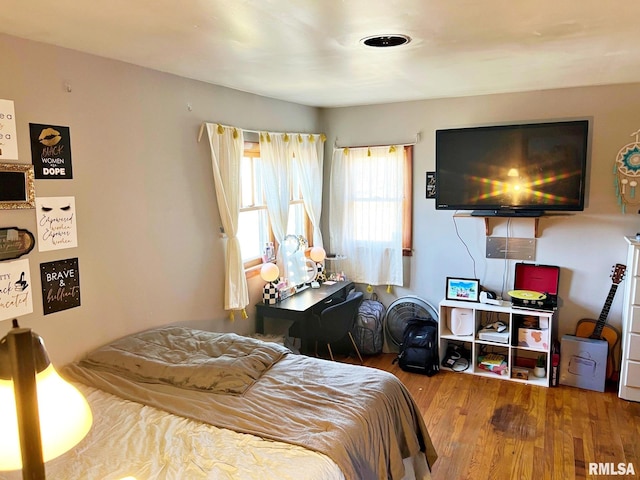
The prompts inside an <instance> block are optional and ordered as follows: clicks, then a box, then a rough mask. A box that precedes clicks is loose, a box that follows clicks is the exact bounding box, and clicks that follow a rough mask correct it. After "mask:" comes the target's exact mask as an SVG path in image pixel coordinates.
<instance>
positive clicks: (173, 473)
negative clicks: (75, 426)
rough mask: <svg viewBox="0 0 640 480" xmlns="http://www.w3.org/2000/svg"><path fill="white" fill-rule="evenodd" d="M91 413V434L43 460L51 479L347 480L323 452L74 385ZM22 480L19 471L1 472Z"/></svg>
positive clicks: (5, 479) (1, 475)
mask: <svg viewBox="0 0 640 480" xmlns="http://www.w3.org/2000/svg"><path fill="white" fill-rule="evenodd" d="M75 385H76V386H77V387H78V389H79V390H80V391H81V392H82V393H83V394H84V395H85V397H86V398H87V400H88V402H89V405H90V406H91V410H92V412H93V416H94V423H93V426H92V428H91V431H90V432H89V434H88V435H87V436H86V437H85V438H84V439H83V440H82V441H81V442H80V443H79V444H78V445H77V446H76V447H75V448H74V449H72V450H70V451H69V452H67V453H65V454H64V455H62V456H60V457H58V458H55V459H53V460H51V461H49V462H47V464H46V474H47V479H48V480H70V479H74V480H75V479H77V480H80V479H82V480H92V479H93V480H121V479H127V480H132V479H136V480H150V479H167V480H184V479H189V480H199V479H203V480H204V479H216V480H225V479H238V480H265V479H285V480H286V479H290V480H305V479H308V480H344V478H345V477H344V476H343V474H342V472H341V471H340V469H339V468H338V466H337V465H336V464H335V463H334V462H333V461H332V460H331V459H330V458H328V457H327V456H325V455H323V454H321V453H318V452H314V451H311V450H308V449H305V448H303V447H300V446H297V445H291V444H287V443H282V442H274V441H271V440H263V439H262V438H260V437H256V436H254V435H248V434H243V433H237V432H234V431H231V430H228V429H224V428H217V427H214V426H212V425H207V424H205V423H202V422H198V421H195V420H189V419H186V418H183V417H179V416H176V415H172V414H169V413H167V412H164V411H162V410H159V409H156V408H153V407H150V406H145V405H143V404H140V403H137V402H131V401H128V400H124V399H122V398H119V397H117V396H115V395H111V394H109V393H106V392H104V391H102V390H99V389H97V388H93V387H89V386H86V385H83V384H75ZM0 479H2V480H19V479H22V474H21V472H20V471H14V472H0Z"/></svg>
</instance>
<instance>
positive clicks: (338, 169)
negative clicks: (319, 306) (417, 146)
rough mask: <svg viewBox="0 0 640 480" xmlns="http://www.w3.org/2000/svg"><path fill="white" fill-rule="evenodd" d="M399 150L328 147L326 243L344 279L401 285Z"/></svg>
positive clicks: (401, 180) (401, 167) (401, 176)
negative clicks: (336, 256) (341, 257)
mask: <svg viewBox="0 0 640 480" xmlns="http://www.w3.org/2000/svg"><path fill="white" fill-rule="evenodd" d="M404 195H405V192H404V147H402V146H386V147H364V148H342V149H334V151H333V159H332V162H331V197H330V210H331V217H330V230H329V231H330V243H331V249H332V250H333V251H334V252H335V253H337V254H341V255H345V256H346V258H345V259H344V260H343V261H342V266H343V268H344V270H345V273H346V274H347V276H348V277H349V278H350V279H351V280H353V281H354V282H358V283H366V284H370V285H398V286H401V285H402V279H403V273H402V222H403V210H402V207H403V200H404Z"/></svg>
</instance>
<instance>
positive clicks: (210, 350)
mask: <svg viewBox="0 0 640 480" xmlns="http://www.w3.org/2000/svg"><path fill="white" fill-rule="evenodd" d="M287 353H289V350H288V349H287V348H285V347H283V346H280V345H278V344H275V343H267V342H261V341H259V340H255V339H251V338H246V337H241V336H240V335H236V334H235V333H213V332H204V331H199V330H188V329H185V328H179V327H169V328H165V329H163V334H162V335H158V332H157V331H146V332H142V333H138V334H135V335H131V336H128V337H124V338H121V339H120V340H116V341H115V342H113V343H110V344H109V345H105V346H104V347H101V348H99V349H97V350H95V351H93V352H92V353H90V354H89V355H88V356H87V357H86V358H84V359H83V360H81V362H80V364H81V365H83V366H86V367H87V368H93V369H97V370H104V371H108V372H112V373H116V374H118V375H121V376H124V377H127V378H130V379H132V380H137V381H140V382H150V383H166V384H168V385H175V386H176V387H181V388H193V389H199V390H208V391H211V392H215V393H228V394H236V395H240V394H242V393H244V392H245V391H246V390H247V388H249V387H250V386H251V385H253V383H254V382H255V381H256V380H258V379H259V378H260V376H261V375H262V374H263V373H264V372H265V371H266V370H268V369H269V368H271V366H272V365H273V364H274V363H276V362H277V361H278V360H280V359H281V358H282V357H283V356H284V355H286V354H287Z"/></svg>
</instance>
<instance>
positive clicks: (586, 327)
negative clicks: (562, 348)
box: [576, 318, 620, 380]
mask: <svg viewBox="0 0 640 480" xmlns="http://www.w3.org/2000/svg"><path fill="white" fill-rule="evenodd" d="M597 327H598V320H592V319H590V318H583V319H582V320H580V321H579V322H578V324H577V325H576V337H581V338H597V339H602V340H606V341H607V343H608V345H609V354H608V355H607V380H611V379H612V378H613V376H614V373H615V371H616V369H615V362H614V360H613V352H614V348H615V347H616V345H618V342H619V341H620V331H619V330H618V329H617V328H615V327H612V326H611V325H609V324H606V325H603V326H602V332H601V334H600V336H597V337H593V334H594V331H595V330H596V328H597Z"/></svg>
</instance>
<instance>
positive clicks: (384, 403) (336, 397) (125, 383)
mask: <svg viewBox="0 0 640 480" xmlns="http://www.w3.org/2000/svg"><path fill="white" fill-rule="evenodd" d="M151 332H153V335H158V336H159V337H164V338H165V340H162V342H164V341H166V339H167V338H172V340H171V341H172V342H174V341H175V342H176V343H181V342H182V340H180V339H181V338H183V339H185V338H186V339H188V338H190V337H191V336H192V335H193V330H190V329H183V328H182V327H163V328H160V329H156V330H153V331H151ZM209 333H210V332H202V333H200V332H198V335H200V334H203V335H205V336H207V335H208V334H209ZM212 335H213V336H211V337H210V338H211V341H212V342H213V341H215V338H216V334H212ZM162 342H161V341H158V343H162ZM114 351H115V350H114ZM130 353H132V352H127V354H130ZM194 354H195V352H194ZM89 358H91V355H89ZM64 372H65V374H66V375H67V376H68V377H70V378H71V379H73V380H76V381H80V382H83V383H87V384H89V385H93V386H95V387H97V388H100V389H102V390H105V391H107V392H110V393H113V394H115V395H118V396H120V397H123V398H127V399H129V400H133V401H136V402H139V403H144V404H148V405H152V406H154V407H156V408H161V409H164V410H166V411H169V412H171V413H174V414H177V415H181V416H183V417H187V418H193V419H196V420H200V421H202V422H205V423H210V424H211V425H215V426H217V427H221V428H229V429H231V430H235V431H238V432H242V433H249V434H252V435H256V436H260V437H262V438H268V439H272V440H277V441H282V442H288V443H292V444H295V445H300V446H303V447H306V448H308V449H311V450H315V451H318V452H321V453H323V454H325V455H327V456H329V457H330V458H332V459H333V461H334V462H336V463H337V464H338V466H339V467H340V469H341V470H342V472H343V473H344V475H345V477H346V478H347V479H349V480H351V479H353V480H356V479H358V480H369V479H371V480H374V479H375V480H387V479H401V478H402V477H403V475H404V464H403V458H409V457H413V456H415V455H417V454H419V453H420V451H423V452H425V453H426V456H427V459H428V461H429V465H433V462H434V461H435V459H436V458H437V457H436V454H435V450H434V448H433V445H432V443H431V440H430V438H429V434H428V432H427V430H426V427H425V425H424V421H423V419H422V416H421V414H420V412H419V410H418V408H417V406H416V405H415V403H414V401H413V399H412V397H411V395H410V394H409V392H408V391H407V390H406V388H405V387H404V385H403V384H402V383H401V382H400V381H399V380H398V379H397V378H396V377H395V376H394V375H392V374H390V373H387V372H384V371H381V370H376V369H373V368H368V367H361V366H356V365H348V364H342V363H337V362H329V361H325V360H320V359H317V358H311V357H305V356H300V355H293V354H292V355H285V356H283V357H282V358H281V359H280V360H279V361H277V362H275V363H274V364H273V365H271V367H270V368H269V369H267V370H266V371H263V373H262V375H261V376H260V377H259V379H258V380H257V381H255V383H253V385H252V386H251V388H248V389H245V390H244V393H243V394H242V395H228V394H223V393H216V392H211V391H206V390H199V389H191V388H190V389H184V388H181V387H180V386H175V385H170V384H168V383H167V382H157V383H152V382H150V381H149V379H148V378H146V379H145V381H144V382H141V381H136V380H135V379H132V378H130V377H127V376H122V375H120V374H118V373H114V372H112V371H108V370H107V369H105V368H102V367H101V368H99V369H94V368H92V365H91V362H89V363H87V362H80V363H78V364H72V365H70V366H69V367H67V368H66V369H65V370H64ZM144 376H145V377H148V376H147V375H144ZM165 377H166V376H165Z"/></svg>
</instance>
